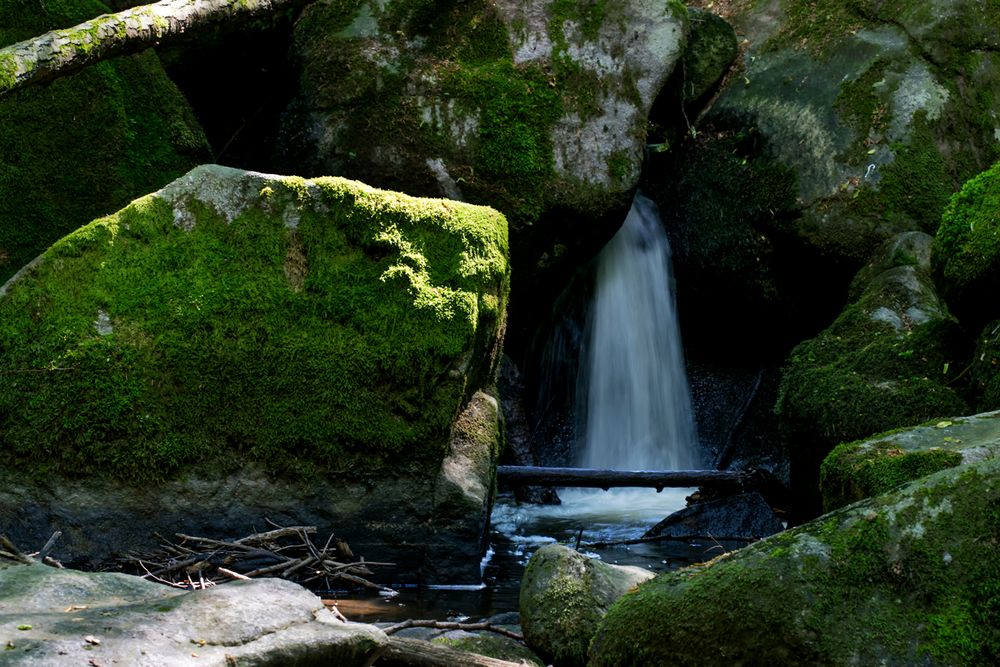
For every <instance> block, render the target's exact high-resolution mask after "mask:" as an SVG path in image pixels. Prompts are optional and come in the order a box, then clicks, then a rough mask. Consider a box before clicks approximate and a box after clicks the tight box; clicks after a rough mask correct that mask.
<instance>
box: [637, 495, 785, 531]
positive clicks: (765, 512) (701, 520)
mask: <svg viewBox="0 0 1000 667" xmlns="http://www.w3.org/2000/svg"><path fill="white" fill-rule="evenodd" d="M783 529H784V526H782V525H781V521H780V520H779V519H778V517H777V516H776V515H775V513H774V511H773V510H772V509H771V506H770V505H768V504H767V502H766V501H765V500H764V498H763V496H761V495H760V494H759V493H741V494H739V495H735V496H729V497H727V498H719V499H716V500H709V501H705V502H700V503H695V504H693V505H690V506H688V507H685V508H684V509H682V510H678V511H676V512H674V513H673V514H671V515H670V516H668V517H667V518H665V519H664V520H663V521H660V522H659V523H658V524H656V525H655V526H653V527H652V528H650V529H649V530H647V531H646V533H645V535H643V537H655V536H658V535H670V536H673V537H684V536H686V535H692V536H694V535H697V536H705V535H711V536H713V537H715V538H717V539H720V540H721V539H725V538H727V537H737V538H741V537H742V538H749V539H756V538H761V537H767V536H769V535H774V534H775V533H780V532H781V531H782V530H783Z"/></svg>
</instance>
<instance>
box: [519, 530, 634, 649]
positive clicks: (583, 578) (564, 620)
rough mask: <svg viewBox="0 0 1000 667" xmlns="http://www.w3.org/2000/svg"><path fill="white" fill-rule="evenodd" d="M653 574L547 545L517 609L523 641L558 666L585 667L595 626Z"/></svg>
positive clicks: (529, 571)
mask: <svg viewBox="0 0 1000 667" xmlns="http://www.w3.org/2000/svg"><path fill="white" fill-rule="evenodd" d="M652 577H653V573H652V572H649V571H647V570H643V569H642V568H639V567H632V566H623V565H608V564H606V563H602V562H601V561H599V560H595V559H593V558H588V557H586V556H584V555H582V554H580V553H579V552H577V551H574V550H573V549H569V548H567V547H564V546H562V545H559V544H549V545H546V546H544V547H542V548H541V549H539V550H538V551H536V552H535V554H534V555H533V556H532V557H531V560H530V561H528V566H527V567H526V568H525V570H524V577H523V579H522V580H521V593H520V601H519V607H520V610H521V628H522V630H523V631H524V640H525V642H526V643H527V644H528V646H529V647H530V648H532V649H533V650H535V651H536V652H537V653H538V654H539V655H540V656H542V657H543V658H545V659H546V660H550V661H552V662H553V663H554V664H557V665H585V664H586V663H587V647H588V646H589V645H590V638H591V637H592V636H593V634H594V632H595V631H596V629H597V624H598V623H599V622H600V620H601V618H602V617H603V616H604V614H605V613H606V612H607V610H608V608H609V607H610V606H611V605H612V603H614V601H615V600H617V599H618V598H620V597H621V596H622V595H624V594H625V593H627V592H628V591H629V590H631V589H633V588H635V586H637V585H638V584H639V583H640V582H642V581H646V580H647V579H650V578H652Z"/></svg>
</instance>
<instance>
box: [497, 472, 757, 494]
mask: <svg viewBox="0 0 1000 667" xmlns="http://www.w3.org/2000/svg"><path fill="white" fill-rule="evenodd" d="M755 475H756V473H755V472H754V471H730V470H602V469H596V468H548V467H536V466H497V481H501V482H507V483H508V484H511V485H517V484H533V485H537V486H578V487H587V488H592V489H604V490H608V489H609V488H612V487H620V486H633V487H647V488H654V489H656V490H657V491H661V490H663V489H664V488H666V487H685V486H711V485H723V486H737V487H745V486H748V485H751V484H752V483H753V482H754V479H755Z"/></svg>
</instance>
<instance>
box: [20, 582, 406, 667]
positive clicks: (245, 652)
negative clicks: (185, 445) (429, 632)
mask: <svg viewBox="0 0 1000 667" xmlns="http://www.w3.org/2000/svg"><path fill="white" fill-rule="evenodd" d="M0 641H2V643H3V644H4V646H5V650H4V652H3V654H2V656H3V662H4V663H5V664H17V665H19V666H23V667H31V666H34V665H39V666H42V665H69V664H80V665H86V664H90V665H98V664H100V665H110V664H115V663H117V664H121V665H134V666H135V667H169V666H172V665H178V666H180V665H191V664H194V663H196V664H199V665H209V666H213V667H214V666H218V667H226V666H228V665H232V664H252V665H260V666H261V667H264V666H266V665H274V666H275V667H277V666H278V665H290V664H295V665H304V666H305V665H316V666H317V667H318V666H320V665H330V664H336V665H345V666H349V665H358V666H362V665H369V664H370V663H371V661H372V660H373V659H374V658H375V657H377V656H378V655H379V654H380V653H381V652H382V650H383V648H384V647H385V645H386V643H387V638H386V636H385V635H384V634H383V633H382V632H381V631H380V630H378V629H376V628H375V627H373V626H370V625H362V624H359V623H344V622H342V621H338V620H336V618H335V617H334V616H333V614H332V613H331V612H330V611H328V610H327V609H326V608H325V607H324V605H323V603H322V602H321V601H320V599H319V598H317V597H316V596H315V595H313V594H312V593H310V592H309V591H307V590H306V589H304V588H302V587H301V586H298V585H296V584H293V583H290V582H287V581H282V580H278V579H260V580H255V581H249V582H237V583H230V584H224V585H221V586H217V587H214V588H209V589H205V590H199V591H192V592H184V591H179V590H177V589H174V588H169V587H167V586H163V585H161V584H157V583H153V582H150V581H147V580H144V579H140V578H138V577H132V576H128V575H123V574H114V573H104V572H95V573H84V572H77V571H73V570H57V569H55V568H50V567H45V566H42V565H17V566H11V567H7V568H0Z"/></svg>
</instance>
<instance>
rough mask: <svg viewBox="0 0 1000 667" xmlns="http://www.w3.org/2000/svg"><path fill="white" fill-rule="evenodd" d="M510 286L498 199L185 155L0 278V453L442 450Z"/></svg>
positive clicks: (48, 463)
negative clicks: (160, 185) (419, 193)
mask: <svg viewBox="0 0 1000 667" xmlns="http://www.w3.org/2000/svg"><path fill="white" fill-rule="evenodd" d="M508 284H509V271H508V264H507V228H506V222H505V220H504V218H503V217H502V216H501V215H499V214H498V213H496V212H495V211H493V210H492V209H488V208H485V207H478V206H471V205H466V204H460V203H455V202H448V201H443V200H420V199H414V198H411V197H407V196H405V195H399V194H396V193H391V192H384V191H379V190H374V189H372V188H369V187H367V186H365V185H362V184H360V183H356V182H351V181H346V180H343V179H335V178H323V179H316V180H314V181H306V180H303V179H301V178H282V177H275V176H266V175H262V174H255V173H251V172H240V171H237V170H232V169H227V168H223V167H216V166H205V167H199V168H197V169H195V170H194V171H192V172H190V173H189V174H187V175H186V176H184V177H183V178H181V179H179V180H177V181H175V182H174V183H171V184H170V185H169V186H167V187H166V188H164V189H163V190H161V191H159V192H157V193H155V194H153V195H150V196H147V197H144V198H142V199H139V200H137V201H135V202H133V203H132V204H130V205H129V206H128V207H126V208H125V209H123V210H121V211H119V212H118V213H116V214H114V215H112V216H109V217H106V218H102V219H99V220H96V221H94V222H93V223H91V224H90V225H87V226H86V227H83V228H81V229H79V230H78V231H76V232H74V233H72V234H70V235H68V236H66V237H64V238H63V239H61V240H60V241H59V242H57V243H56V244H54V245H53V246H52V248H50V249H49V250H48V251H47V252H46V253H45V254H44V255H43V256H42V258H41V261H40V263H37V264H35V265H33V266H32V267H29V268H28V269H27V270H26V271H25V272H23V274H22V275H21V276H20V277H19V279H15V281H14V282H13V284H12V285H9V286H8V287H7V288H6V290H5V293H4V292H0V323H2V324H0V368H3V369H4V375H5V377H4V381H3V383H0V450H2V451H3V454H4V460H5V466H6V467H8V468H12V469H18V470H23V471H25V472H27V473H29V474H38V475H44V474H47V473H53V472H58V473H62V474H64V475H69V476H73V475H91V474H93V475H105V476H114V477H118V478H120V479H123V480H125V481H127V482H129V483H133V484H135V483H139V482H142V481H145V480H150V479H162V478H168V477H171V476H173V475H175V474H176V473H177V472H178V471H180V470H181V469H182V468H184V467H185V466H187V465H188V464H190V463H191V462H192V461H202V462H205V464H206V465H210V462H221V463H222V464H223V465H230V466H233V467H237V466H239V465H241V464H242V463H244V462H247V461H255V462H258V464H259V465H261V466H263V467H264V468H266V469H268V470H270V471H272V472H283V471H284V472H288V471H303V470H306V471H308V470H312V471H316V470H319V471H324V470H325V471H344V472H346V473H347V474H348V476H351V475H353V476H354V477H355V478H358V477H361V478H364V477H366V476H370V475H372V474H374V473H375V472H377V471H378V470H379V469H380V468H381V467H383V466H384V465H386V464H389V463H391V464H392V465H393V466H395V467H396V468H397V469H401V468H400V467H401V466H402V467H406V466H407V465H409V466H413V465H419V464H421V463H424V464H427V462H432V463H431V465H434V466H436V465H439V462H440V460H441V458H442V457H443V456H444V453H445V450H446V447H447V442H448V433H449V429H450V427H451V424H452V422H453V421H454V419H455V417H456V415H457V414H458V413H459V411H460V409H461V408H462V406H463V405H464V403H465V402H466V401H467V400H468V398H469V397H470V395H471V394H472V392H473V391H474V390H475V389H476V388H478V387H481V386H484V385H485V384H486V383H487V382H489V381H490V379H491V377H492V373H493V369H494V362H495V359H496V357H497V350H498V347H499V344H500V337H501V331H502V326H503V322H504V310H505V305H506V298H507V290H508ZM494 429H495V427H494ZM226 462H228V464H227V463H226ZM434 462H436V463H434Z"/></svg>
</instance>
